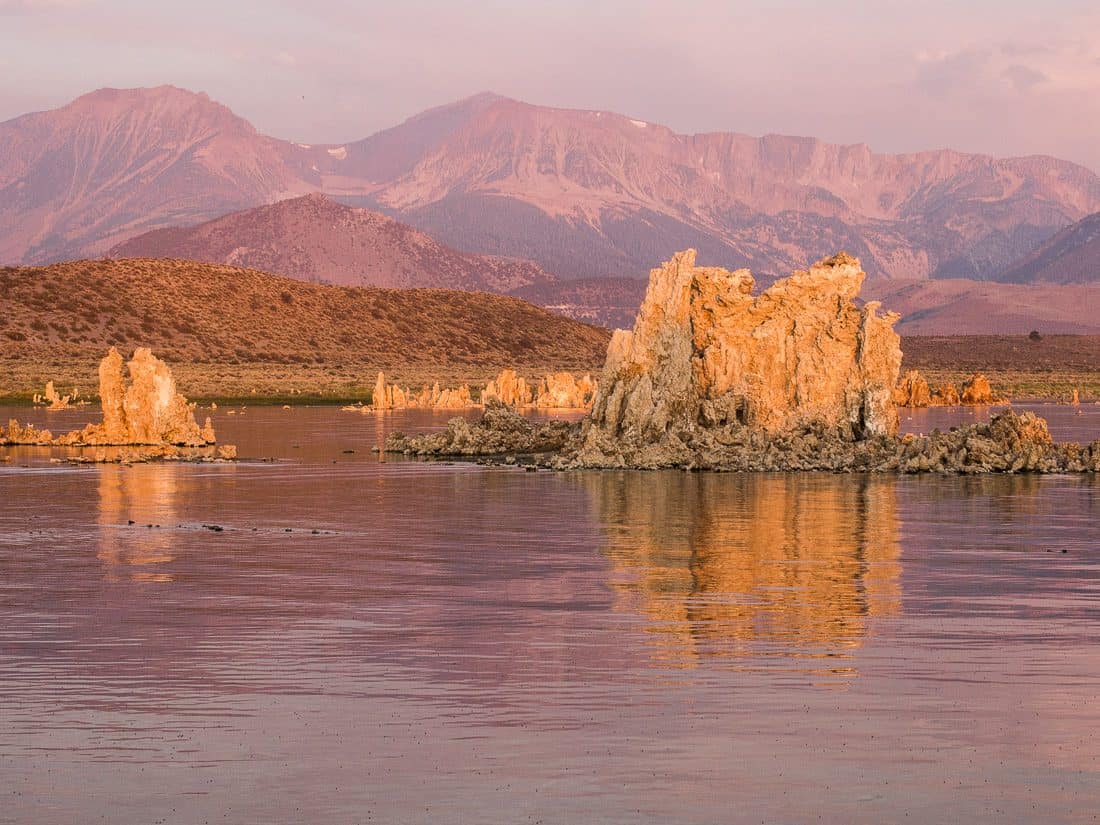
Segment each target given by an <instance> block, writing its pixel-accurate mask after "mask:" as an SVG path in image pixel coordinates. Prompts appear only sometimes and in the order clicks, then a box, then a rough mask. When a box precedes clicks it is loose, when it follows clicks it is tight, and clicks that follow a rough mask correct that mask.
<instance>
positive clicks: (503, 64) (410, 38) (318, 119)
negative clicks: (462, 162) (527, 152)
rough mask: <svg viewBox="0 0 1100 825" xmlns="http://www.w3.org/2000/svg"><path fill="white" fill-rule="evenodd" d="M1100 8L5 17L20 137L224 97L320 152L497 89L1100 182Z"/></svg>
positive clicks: (81, 9)
mask: <svg viewBox="0 0 1100 825" xmlns="http://www.w3.org/2000/svg"><path fill="white" fill-rule="evenodd" d="M1094 6H1095V3H1093V2H1079V1H1078V0H1050V2H1047V3H1044V4H1037V3H1034V2H1029V3H1023V2H1019V0H1001V2H992V0H968V2H967V3H965V4H961V3H958V2H957V0H956V1H955V2H946V0H929V2H924V3H919V4H918V3H912V2H897V1H896V0H875V1H874V2H853V1H852V0H835V1H834V2H832V3H827V4H826V3H821V2H818V0H812V2H811V0H772V2H767V3H764V2H740V3H734V2H718V0H694V2H693V1H692V0H680V2H670V1H669V0H665V1H664V2H656V1H655V0H556V2H545V3H535V2H514V0H508V1H507V2H506V1H505V0H482V2H470V3H454V2H449V0H447V1H445V0H404V1H403V2H400V3H398V2H392V3H382V2H375V1H374V0H365V1H361V2H351V0H262V1H261V0H237V2H233V3H227V2H224V0H219V1H218V2H213V0H158V2H156V3H150V2H148V0H140V2H139V0H0V119H7V118H9V117H14V116H16V115H18V114H21V113H23V112H26V111H31V110H36V109H45V108H52V107H55V106H58V105H61V104H63V103H65V102H67V101H68V100H70V99H71V98H73V97H75V96H77V95H79V94H82V93H84V92H86V91H90V90H91V89H94V88H98V87H101V86H116V87H129V86H152V85H158V84H161V83H173V84H175V85H178V86H182V87H184V88H189V89H193V90H196V91H205V92H207V93H208V94H210V95H211V97H213V98H215V99H216V100H219V101H221V102H223V103H225V104H226V105H228V106H229V107H230V108H232V109H233V110H234V111H236V112H237V113H238V114H240V115H242V116H244V117H246V118H248V119H249V120H251V121H252V122H253V123H254V124H255V125H256V126H257V128H259V129H260V130H261V131H264V132H267V133H269V134H273V135H276V136H278V137H283V138H289V139H293V140H299V141H303V142H322V141H333V142H338V141H346V140H352V139H356V138H360V137H364V136H366V135H368V134H371V133H373V132H375V131H377V130H379V129H382V128H385V127H387V126H390V125H393V124H395V123H397V122H399V121H400V120H402V119H404V118H406V117H408V116H409V115H412V114H415V113H416V112H418V111H421V110H423V109H425V108H428V107H430V106H434V105H438V104H441V103H445V102H449V101H451V100H455V99H458V98H461V97H466V96H468V95H470V94H474V93H476V92H479V91H485V90H492V91H495V92H498V93H500V94H505V95H509V96H511V97H515V98H518V99H521V100H526V101H528V102H531V103H541V104H547V105H557V106H570V107H578V108H591V109H604V110H611V111H617V112H622V113H624V114H628V115H632V116H635V117H640V118H644V119H646V120H651V121H656V122H660V123H664V124H667V125H669V126H671V127H672V128H674V129H676V130H677V131H681V132H692V131H710V130H729V131H740V132H747V133H750V134H765V133H769V132H779V133H785V134H799V135H814V136H817V137H821V138H824V139H826V140H830V141H836V142H844V143H861V142H862V143H868V144H870V145H871V146H872V147H873V148H874V149H876V150H879V151H912V150H917V149H925V148H941V147H945V146H946V147H954V148H958V149H963V150H968V151H982V152H988V153H992V154H997V155H1009V154H1027V153H1047V154H1053V155H1057V156H1060V157H1065V158H1068V159H1071V160H1076V161H1078V162H1081V163H1084V164H1086V165H1088V166H1091V167H1092V168H1093V169H1094V170H1097V171H1100V140H1098V139H1097V137H1098V135H1100V11H1098V10H1095V9H1094Z"/></svg>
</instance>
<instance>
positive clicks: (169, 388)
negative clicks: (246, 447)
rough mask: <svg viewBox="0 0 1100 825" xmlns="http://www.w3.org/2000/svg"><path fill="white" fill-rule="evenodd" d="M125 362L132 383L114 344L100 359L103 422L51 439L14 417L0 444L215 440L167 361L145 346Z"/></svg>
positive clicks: (92, 444)
mask: <svg viewBox="0 0 1100 825" xmlns="http://www.w3.org/2000/svg"><path fill="white" fill-rule="evenodd" d="M126 366H127V368H128V370H129V374H130V381H129V383H127V381H126V379H125V378H124V377H123V361H122V356H121V355H119V352H118V350H117V349H115V348H114V347H111V349H110V351H109V352H108V353H107V355H106V356H105V357H104V358H103V360H102V361H100V362H99V396H100V399H101V402H102V405H103V421H102V422H101V423H99V424H89V425H88V426H86V427H85V428H84V429H83V430H73V431H72V432H69V433H65V434H64V435H60V436H58V437H57V438H51V437H50V433H49V432H48V431H45V430H36V429H35V428H34V427H20V426H19V425H18V422H16V421H14V420H13V421H11V422H10V423H9V425H8V430H7V433H4V432H2V431H0V443H9V444H36V445H46V444H56V445H58V446H89V447H129V446H151V447H165V448H169V447H171V448H176V447H206V446H209V445H211V444H214V443H215V440H216V439H215V436H214V427H213V425H212V424H211V423H210V419H209V418H207V419H206V423H205V424H204V425H203V426H201V427H200V426H199V424H198V423H197V422H196V421H195V405H194V404H189V403H188V402H187V399H186V398H184V397H183V396H182V395H180V394H179V393H178V392H177V391H176V381H175V379H174V378H173V377H172V372H171V370H169V368H168V365H167V364H165V363H164V362H163V361H161V360H160V359H159V358H157V357H155V356H154V355H153V353H152V352H150V351H149V350H148V349H146V348H144V347H142V348H139V349H138V350H137V351H135V352H134V357H133V358H132V359H130V362H129V364H127V365H126ZM228 455H229V454H228V453H226V456H227V457H228Z"/></svg>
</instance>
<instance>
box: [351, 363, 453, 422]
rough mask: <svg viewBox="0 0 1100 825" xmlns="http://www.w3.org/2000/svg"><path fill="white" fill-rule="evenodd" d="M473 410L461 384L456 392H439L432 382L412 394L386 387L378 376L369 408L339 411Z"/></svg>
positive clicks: (354, 406) (355, 407)
mask: <svg viewBox="0 0 1100 825" xmlns="http://www.w3.org/2000/svg"><path fill="white" fill-rule="evenodd" d="M472 406H474V402H473V398H472V397H471V395H470V388H469V386H468V385H466V384H463V385H462V386H461V387H458V388H457V389H441V388H440V386H439V382H438V381H436V382H435V384H433V385H432V386H430V387H429V386H428V385H427V384H425V385H424V386H423V387H421V389H420V392H418V393H414V392H412V391H411V390H409V389H407V388H406V389H402V388H401V387H400V386H399V385H397V384H387V383H386V374H385V373H384V372H379V373H378V380H377V381H375V383H374V394H373V396H372V398H371V404H370V406H369V407H363V406H356V405H351V406H348V407H344V408H343V409H345V410H347V411H350V412H362V413H369V412H384V411H386V410H404V409H409V408H417V409H429V410H463V409H466V408H468V407H472Z"/></svg>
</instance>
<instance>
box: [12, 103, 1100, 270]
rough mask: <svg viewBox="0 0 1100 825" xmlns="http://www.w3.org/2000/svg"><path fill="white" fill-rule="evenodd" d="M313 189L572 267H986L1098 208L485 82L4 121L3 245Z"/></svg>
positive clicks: (865, 153) (859, 154) (1066, 179)
mask: <svg viewBox="0 0 1100 825" xmlns="http://www.w3.org/2000/svg"><path fill="white" fill-rule="evenodd" d="M316 190H320V191H324V192H326V193H329V194H331V195H333V196H336V197H340V198H342V199H344V200H346V201H348V202H355V203H357V204H360V205H365V206H372V207H374V208H380V209H382V210H383V211H385V212H387V213H388V214H391V215H393V216H396V217H398V218H400V219H401V220H404V221H406V222H408V223H410V224H412V225H414V226H417V227H418V228H421V229H423V230H425V231H427V232H429V233H431V234H432V235H433V237H435V238H437V239H439V240H440V241H442V242H444V243H447V244H450V245H451V246H454V247H456V248H458V249H462V250H466V251H474V252H479V253H489V254H499V255H506V256H515V257H521V258H528V259H531V260H534V261H536V262H538V263H539V264H540V265H541V266H543V267H545V268H546V269H547V270H548V271H551V272H554V273H556V274H559V275H563V276H568V277H591V276H620V277H623V276H625V277H643V276H644V275H645V274H646V273H647V272H648V270H649V268H650V267H651V266H652V265H653V264H654V263H655V262H657V261H661V260H666V259H667V258H668V257H669V255H670V254H671V253H672V252H674V251H675V250H677V249H682V248H685V247H688V246H693V247H695V248H697V249H699V251H700V260H703V261H714V262H722V261H725V262H735V263H736V264H738V265H749V266H751V267H753V269H754V271H756V272H757V273H758V274H759V275H761V276H775V275H780V274H785V273H786V272H787V271H789V270H790V269H792V268H795V267H798V266H804V265H806V264H807V263H809V262H810V261H812V260H816V259H817V258H820V257H821V256H822V255H824V254H827V253H829V252H832V251H834V250H836V249H847V250H849V251H851V252H852V253H854V254H857V255H859V256H860V258H861V259H862V261H863V263H864V266H865V268H866V269H867V270H868V272H869V273H871V274H872V275H876V274H877V275H881V276H888V277H892V278H915V277H926V276H928V275H933V276H936V277H952V276H967V277H988V276H990V275H992V274H994V273H996V272H999V271H1001V270H1003V268H1004V267H1005V266H1006V265H1007V264H1009V263H1010V262H1011V261H1014V260H1017V259H1018V258H1020V257H1021V256H1022V255H1024V254H1025V253H1027V252H1028V251H1029V250H1031V249H1032V248H1034V247H1035V245H1037V244H1038V243H1040V242H1041V241H1043V240H1045V239H1046V238H1048V237H1050V236H1051V235H1052V234H1053V233H1054V232H1056V231H1058V230H1059V229H1061V228H1063V227H1065V226H1067V225H1069V224H1070V223H1072V222H1074V221H1076V220H1079V219H1081V218H1083V217H1084V216H1085V215H1087V214H1090V213H1092V212H1096V211H1098V210H1100V178H1097V176H1096V175H1094V174H1093V173H1092V172H1089V171H1088V170H1086V169H1084V168H1082V167H1080V166H1077V165H1074V164H1072V163H1067V162H1064V161H1060V160H1056V159H1054V158H1049V157H1038V156H1037V157H1027V158H1014V159H1004V160H998V159H993V158H990V157H987V156H983V155H973V154H965V153H960V152H953V151H948V150H944V151H930V152H921V153H916V154H908V155H882V154H876V153H873V152H871V151H870V150H869V149H868V148H867V147H866V146H860V145H857V146H837V145H832V144H827V143H823V142H821V141H818V140H815V139H812V138H796V137H784V136H776V135H769V136H766V137H762V138H757V137H749V136H746V135H740V134H736V133H710V134H698V135H681V134H677V133H675V132H673V131H671V130H670V129H667V128H665V127H663V126H660V125H658V124H653V123H646V122H644V121H640V120H634V119H631V118H628V117H623V116H621V115H616V114H613V113H610V112H589V111H574V110H566V109H552V108H547V107H540V106H531V105H528V104H525V103H520V102H518V101H514V100H508V99H506V98H501V97H497V96H493V95H479V96H477V97H475V98H471V99H469V100H465V101H460V102H458V103H456V104H452V105H450V106H445V107H441V108H439V109H434V110H431V111H429V112H425V113H423V114H421V115H418V116H417V117H415V118H412V119H411V120H409V121H407V122H406V123H404V124H402V125H400V126H397V127H395V128H393V129H389V130H386V131H384V132H381V133H379V134H377V135H374V136H373V137H370V138H367V139H366V140H363V141H359V142H356V143H350V144H346V145H340V146H302V145H299V144H294V143H290V142H286V141H280V140H275V139H273V138H268V137H265V136H263V135H259V134H257V133H256V132H255V130H253V129H252V127H251V126H249V125H248V124H247V123H246V122H245V121H243V120H241V119H239V118H236V117H235V116H234V115H232V113H230V112H229V111H228V110H227V109H225V108H224V107H221V106H219V105H217V104H215V103H212V102H211V101H209V100H208V99H207V98H206V97H205V96H201V95H193V94H191V93H188V92H184V91H181V90H179V89H172V88H169V87H162V88H160V89H152V90H148V89H145V90H127V91H118V90H104V91H101V92H96V93H93V94H91V95H87V96H85V97H83V98H80V99H78V100H77V101H75V102H73V103H72V104H69V105H68V106H66V107H62V108H61V109H58V110H55V111H52V112H42V113H37V114H33V115H26V116H24V117H21V118H16V119H15V120H11V121H8V122H7V123H3V124H0V260H6V261H9V262H10V261H18V260H22V261H26V262H43V261H49V260H56V259H58V258H63V257H72V256H74V255H75V254H76V253H77V252H79V253H80V254H89V253H94V254H99V253H101V252H102V251H104V250H106V249H108V248H109V247H111V246H113V245H114V244H116V243H118V242H120V241H121V240H123V239H124V238H127V237H131V236H133V235H136V234H139V233H140V232H143V231H146V230H149V229H153V228H158V227H167V226H176V225H181V224H187V223H192V222H195V221H198V220H207V219H210V218H213V217H215V216H216V215H221V214H225V213H227V212H230V211H235V210H238V209H242V208H246V207H251V206H257V205H261V204H264V203H269V202H273V201H276V200H279V199H282V198H287V197H291V196H294V195H297V194H304V193H305V192H309V191H316Z"/></svg>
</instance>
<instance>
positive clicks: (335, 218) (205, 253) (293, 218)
mask: <svg viewBox="0 0 1100 825" xmlns="http://www.w3.org/2000/svg"><path fill="white" fill-rule="evenodd" d="M108 254H109V256H110V257H112V258H186V259H190V260H194V261H209V262H212V263H223V264H231V265H233V266H243V267H250V268H253V269H260V270H263V271H265V272H272V273H275V274H277V275H287V276H289V277H291V278H297V279H298V280H302V281H311V282H324V283H330V284H339V285H342V286H382V287H450V288H452V289H479V290H486V291H489V292H509V291H511V290H513V289H516V288H518V287H526V286H529V285H544V284H547V283H549V282H551V281H553V280H554V279H553V278H552V276H550V275H548V274H547V273H546V272H544V271H543V270H542V269H541V268H540V267H539V266H538V265H537V264H534V263H532V262H531V261H524V260H518V259H514V258H498V257H491V256H487V255H474V254H471V253H467V252H458V251H456V250H454V249H451V248H450V247H447V246H444V245H443V244H440V243H437V242H436V241H434V240H433V239H432V238H430V237H429V236H428V235H426V234H424V233H423V232H421V231H419V230H417V229H413V228H412V227H410V226H406V225H405V224H403V223H399V222H398V221H395V220H393V219H392V218H389V217H386V216H385V215H382V214H380V213H378V212H371V211H369V210H366V209H357V208H353V207H350V206H345V205H344V204H340V203H337V202H335V201H332V200H330V199H329V198H327V197H325V196H323V195H304V196H302V197H299V198H292V199H289V200H285V201H280V202H278V203H276V204H273V205H270V206H257V207H254V208H252V209H246V210H243V211H240V212H233V213H230V214H229V215H225V216H223V217H221V218H217V219H215V220H213V221H209V222H207V223H202V224H199V225H198V226H192V227H183V228H170V229H155V230H153V231H151V232H147V233H145V234H143V235H139V236H138V237H136V238H132V239H130V240H128V241H124V242H123V243H121V244H119V245H117V246H115V247H113V248H112V249H111V250H110V252H109V253H108Z"/></svg>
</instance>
